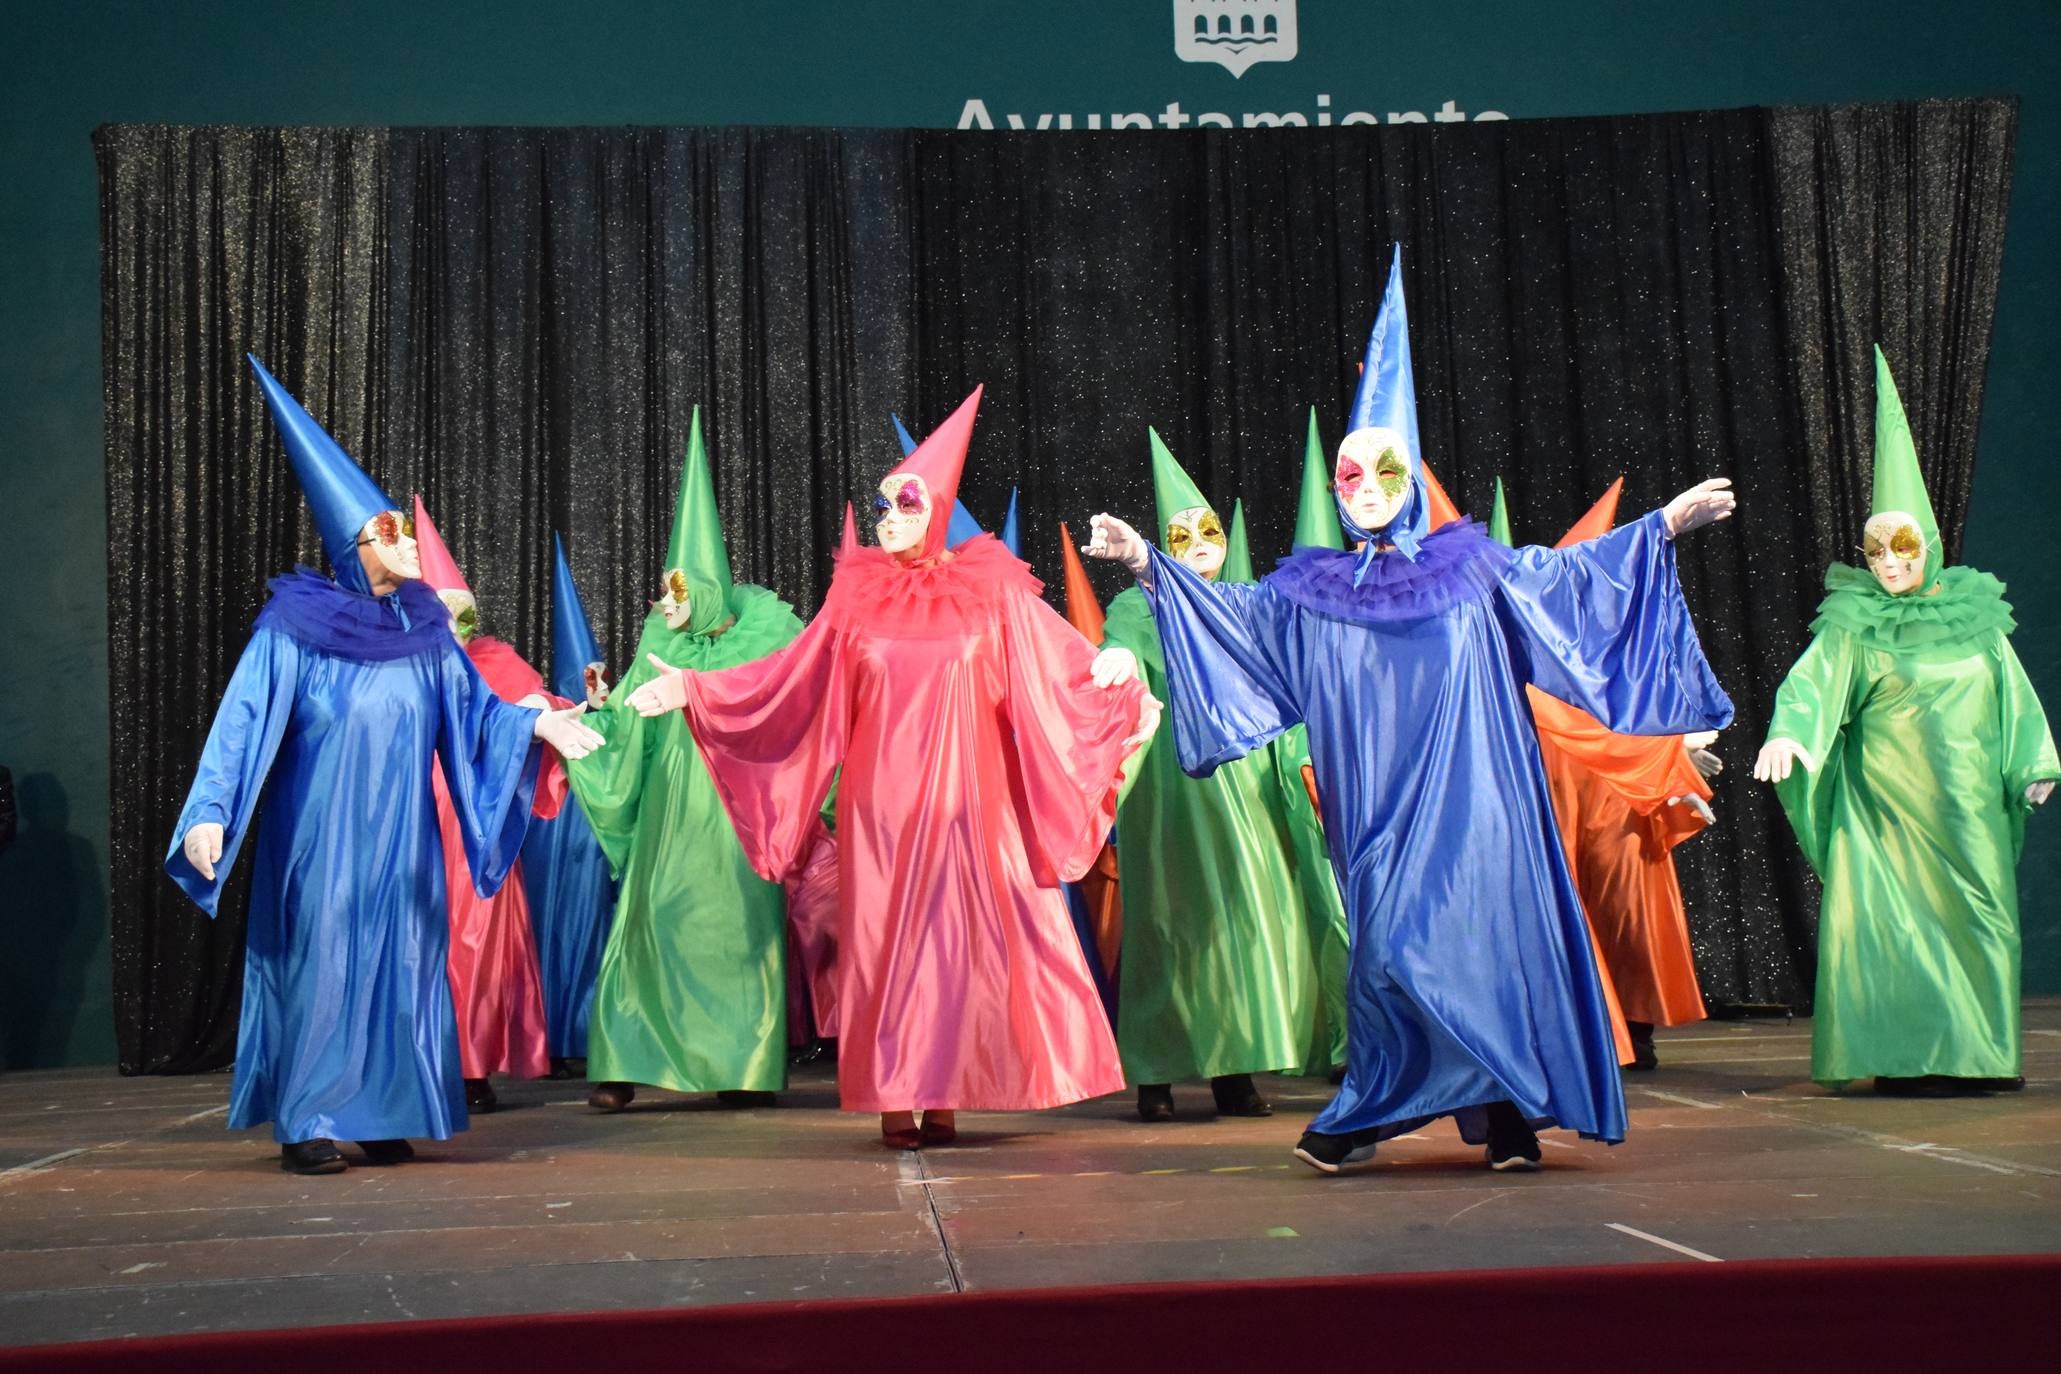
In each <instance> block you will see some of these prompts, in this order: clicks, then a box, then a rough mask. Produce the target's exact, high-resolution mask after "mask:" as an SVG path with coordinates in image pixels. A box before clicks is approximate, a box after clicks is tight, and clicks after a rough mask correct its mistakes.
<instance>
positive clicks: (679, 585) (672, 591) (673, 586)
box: [666, 572, 687, 601]
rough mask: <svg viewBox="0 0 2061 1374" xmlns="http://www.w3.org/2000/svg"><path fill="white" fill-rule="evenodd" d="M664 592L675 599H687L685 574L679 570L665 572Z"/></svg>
mask: <svg viewBox="0 0 2061 1374" xmlns="http://www.w3.org/2000/svg"><path fill="white" fill-rule="evenodd" d="M666 594H667V595H669V596H671V597H672V598H673V600H675V601H685V600H686V599H687V578H686V575H685V574H683V573H679V572H669V573H667V574H666Z"/></svg>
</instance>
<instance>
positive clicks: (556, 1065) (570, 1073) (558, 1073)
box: [551, 1055, 587, 1083]
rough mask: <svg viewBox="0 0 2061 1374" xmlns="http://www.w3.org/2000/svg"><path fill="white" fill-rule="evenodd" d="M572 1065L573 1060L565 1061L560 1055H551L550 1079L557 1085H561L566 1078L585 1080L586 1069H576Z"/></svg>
mask: <svg viewBox="0 0 2061 1374" xmlns="http://www.w3.org/2000/svg"><path fill="white" fill-rule="evenodd" d="M573 1063H574V1061H573V1060H571V1059H567V1058H565V1057H564V1056H562V1055H553V1056H552V1057H551V1078H552V1079H553V1080H554V1081H555V1082H559V1083H563V1082H564V1081H565V1080H566V1079H568V1078H585V1077H586V1076H587V1071H586V1069H585V1068H584V1067H582V1068H577V1069H576V1068H574V1067H573Z"/></svg>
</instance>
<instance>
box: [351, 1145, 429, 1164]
mask: <svg viewBox="0 0 2061 1374" xmlns="http://www.w3.org/2000/svg"><path fill="white" fill-rule="evenodd" d="M358 1148H359V1149H361V1150H363V1151H364V1152H365V1162H366V1163H367V1164H400V1163H403V1162H405V1161H407V1160H410V1159H413V1158H415V1147H414V1146H413V1145H410V1144H409V1143H408V1142H407V1141H405V1140H361V1141H359V1142H358Z"/></svg>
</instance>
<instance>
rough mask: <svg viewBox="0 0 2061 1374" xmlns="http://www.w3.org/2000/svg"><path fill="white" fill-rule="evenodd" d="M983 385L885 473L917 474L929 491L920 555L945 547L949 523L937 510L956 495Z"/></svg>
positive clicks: (946, 506) (927, 555)
mask: <svg viewBox="0 0 2061 1374" xmlns="http://www.w3.org/2000/svg"><path fill="white" fill-rule="evenodd" d="M983 390H984V388H983V387H975V388H974V389H973V394H972V395H970V396H968V397H967V398H966V399H965V400H963V401H961V402H960V403H959V408H958V409H957V410H955V411H953V412H952V413H951V414H950V415H948V416H946V417H945V422H944V423H943V424H941V425H939V426H938V427H937V428H936V429H934V430H932V431H931V432H930V437H929V438H927V439H925V440H924V441H923V442H922V443H920V444H918V445H916V447H915V448H914V449H913V450H912V451H910V452H909V453H908V454H907V455H906V456H904V457H903V459H902V461H901V462H900V463H898V464H896V465H895V467H894V468H893V469H892V470H891V471H890V472H889V474H888V475H889V476H894V475H896V474H899V473H907V474H910V475H912V476H916V477H921V478H922V479H923V485H924V486H925V487H926V488H928V489H929V492H930V510H931V520H930V528H929V530H927V531H926V532H925V534H924V536H923V550H922V554H921V557H923V558H936V557H938V556H939V555H940V554H942V553H943V552H944V551H945V549H946V548H947V547H948V543H947V541H948V540H949V538H950V523H949V521H946V520H939V519H938V518H937V516H938V513H939V512H941V511H945V510H949V509H950V508H951V505H952V503H953V502H955V501H957V500H958V499H959V478H960V476H961V475H962V474H963V473H964V472H965V471H966V450H967V448H968V447H969V446H971V445H972V443H973V417H974V415H975V413H976V412H978V411H979V410H980V395H981V392H982V391H983Z"/></svg>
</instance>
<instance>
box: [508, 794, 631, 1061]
mask: <svg viewBox="0 0 2061 1374" xmlns="http://www.w3.org/2000/svg"><path fill="white" fill-rule="evenodd" d="M522 882H523V887H524V889H525V890H526V891H527V892H528V894H529V899H530V925H531V927H532V928H533V929H534V930H535V931H536V935H537V963H538V965H539V966H540V967H541V968H542V970H543V974H544V1024H545V1038H546V1041H547V1042H548V1046H549V1049H550V1051H551V1057H552V1058H554V1059H584V1058H586V1057H587V1017H588V1016H589V1015H590V1014H591V1013H592V1011H593V1009H594V980H595V978H597V977H598V976H599V975H600V973H601V951H602V950H603V949H605V948H607V946H608V928H609V925H610V924H611V923H612V922H613V920H614V917H615V900H616V884H615V882H614V880H613V879H611V878H610V877H609V876H608V855H606V854H605V853H603V852H602V850H601V841H600V840H598V839H596V838H595V836H594V827H593V826H592V825H591V824H589V823H588V821H587V813H586V812H585V811H584V810H582V809H581V807H580V804H579V799H578V798H577V797H573V798H570V799H568V800H567V802H566V805H565V808H564V810H562V811H560V812H559V813H558V815H557V816H555V817H553V818H552V819H550V820H548V821H536V822H534V823H532V824H531V826H530V834H529V838H528V839H526V840H524V841H523V842H522Z"/></svg>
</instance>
